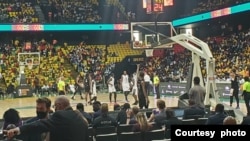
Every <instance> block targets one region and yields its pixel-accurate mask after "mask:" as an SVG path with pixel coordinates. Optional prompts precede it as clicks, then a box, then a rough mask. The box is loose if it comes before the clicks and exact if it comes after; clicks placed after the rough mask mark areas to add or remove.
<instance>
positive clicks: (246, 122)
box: [241, 113, 250, 125]
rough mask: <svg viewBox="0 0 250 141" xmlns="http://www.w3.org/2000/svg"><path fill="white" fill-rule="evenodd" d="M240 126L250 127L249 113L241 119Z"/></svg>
mask: <svg viewBox="0 0 250 141" xmlns="http://www.w3.org/2000/svg"><path fill="white" fill-rule="evenodd" d="M241 125H250V113H248V114H247V116H246V117H244V118H243V120H242V122H241Z"/></svg>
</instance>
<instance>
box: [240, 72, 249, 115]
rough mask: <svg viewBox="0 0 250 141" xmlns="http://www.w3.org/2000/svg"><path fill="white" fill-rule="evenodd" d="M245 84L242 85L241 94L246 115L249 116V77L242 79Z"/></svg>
mask: <svg viewBox="0 0 250 141" xmlns="http://www.w3.org/2000/svg"><path fill="white" fill-rule="evenodd" d="M244 80H245V83H244V84H243V93H242V96H243V97H244V101H245V104H246V108H247V115H249V114H250V107H249V101H250V81H249V77H247V76H246V77H244Z"/></svg>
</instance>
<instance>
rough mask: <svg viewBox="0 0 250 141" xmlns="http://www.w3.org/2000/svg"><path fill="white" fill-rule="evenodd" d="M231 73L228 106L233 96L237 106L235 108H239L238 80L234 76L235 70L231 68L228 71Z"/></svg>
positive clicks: (231, 102)
mask: <svg viewBox="0 0 250 141" xmlns="http://www.w3.org/2000/svg"><path fill="white" fill-rule="evenodd" d="M230 75H231V89H230V94H231V95H230V106H232V104H233V97H235V100H236V103H237V106H236V109H239V108H240V107H239V82H238V77H237V76H236V70H235V69H233V70H232V71H231V73H230Z"/></svg>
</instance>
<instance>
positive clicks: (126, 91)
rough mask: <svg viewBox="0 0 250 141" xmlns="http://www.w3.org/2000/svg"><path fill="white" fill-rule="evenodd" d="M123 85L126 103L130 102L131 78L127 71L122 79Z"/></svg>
mask: <svg viewBox="0 0 250 141" xmlns="http://www.w3.org/2000/svg"><path fill="white" fill-rule="evenodd" d="M121 83H122V91H123V93H124V96H125V101H126V102H129V101H128V94H129V92H130V84H129V76H128V74H127V72H126V71H124V72H123V75H122V77H121Z"/></svg>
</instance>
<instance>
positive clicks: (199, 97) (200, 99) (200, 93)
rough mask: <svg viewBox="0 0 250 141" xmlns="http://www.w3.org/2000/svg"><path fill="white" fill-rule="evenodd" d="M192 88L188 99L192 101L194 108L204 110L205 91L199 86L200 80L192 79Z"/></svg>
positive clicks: (197, 78)
mask: <svg viewBox="0 0 250 141" xmlns="http://www.w3.org/2000/svg"><path fill="white" fill-rule="evenodd" d="M193 81H194V82H193V83H194V86H193V87H192V88H191V89H190V90H189V99H190V100H193V101H194V103H195V105H194V106H196V107H198V108H201V109H204V108H205V105H204V100H205V95H206V91H205V89H204V88H203V87H202V86H201V85H200V78H199V77H198V76H196V77H194V80H193Z"/></svg>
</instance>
